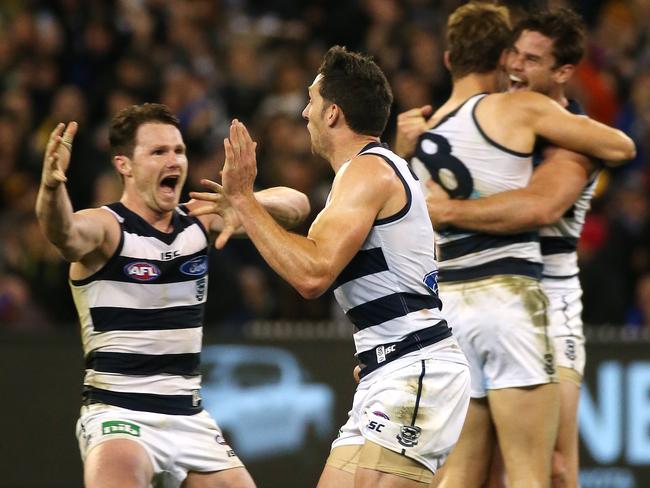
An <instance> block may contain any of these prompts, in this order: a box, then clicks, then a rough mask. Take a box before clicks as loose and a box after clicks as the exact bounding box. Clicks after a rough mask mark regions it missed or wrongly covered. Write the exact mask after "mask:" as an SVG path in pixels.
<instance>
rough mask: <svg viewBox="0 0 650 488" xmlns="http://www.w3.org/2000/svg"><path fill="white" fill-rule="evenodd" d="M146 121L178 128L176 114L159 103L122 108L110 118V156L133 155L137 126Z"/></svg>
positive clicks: (178, 123)
mask: <svg viewBox="0 0 650 488" xmlns="http://www.w3.org/2000/svg"><path fill="white" fill-rule="evenodd" d="M147 123H158V124H169V125H173V126H174V127H176V128H177V129H178V130H180V122H179V121H178V119H177V118H176V116H175V115H174V114H173V113H172V112H171V110H169V107H167V106H166V105H163V104H161V103H143V104H142V105H131V106H130V107H126V108H123V109H122V110H120V111H119V112H118V113H117V114H115V116H114V117H113V120H111V127H110V130H109V134H108V139H109V142H110V146H111V156H112V157H113V156H118V155H124V156H128V157H133V150H134V148H135V136H136V133H137V132H138V127H140V126H141V125H143V124H147Z"/></svg>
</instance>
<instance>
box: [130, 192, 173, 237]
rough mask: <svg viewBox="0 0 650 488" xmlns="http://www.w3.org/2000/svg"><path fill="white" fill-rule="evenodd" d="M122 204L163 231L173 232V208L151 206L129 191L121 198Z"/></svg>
mask: <svg viewBox="0 0 650 488" xmlns="http://www.w3.org/2000/svg"><path fill="white" fill-rule="evenodd" d="M120 202H121V203H122V205H124V206H125V207H126V208H128V209H129V210H131V212H133V213H135V214H137V215H139V216H140V217H141V218H142V219H143V220H144V221H145V222H147V223H148V224H149V225H151V226H152V227H153V228H155V229H157V230H159V231H161V232H171V231H172V230H173V229H172V215H173V213H174V212H173V210H168V211H163V210H156V209H153V208H151V206H150V205H148V204H147V202H145V201H144V200H143V199H141V198H134V197H132V196H130V195H128V194H127V193H124V194H123V195H122V198H121V199H120Z"/></svg>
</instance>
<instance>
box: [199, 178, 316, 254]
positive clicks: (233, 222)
mask: <svg viewBox="0 0 650 488" xmlns="http://www.w3.org/2000/svg"><path fill="white" fill-rule="evenodd" d="M201 184H202V185H204V186H205V187H206V188H208V189H210V190H212V192H190V197H191V198H192V201H190V202H189V203H188V204H187V207H188V208H189V209H190V210H191V215H193V216H196V217H199V218H200V219H201V220H202V222H203V225H205V226H206V228H208V229H210V231H211V232H213V233H215V234H216V235H217V236H218V237H217V240H216V243H215V245H216V247H217V249H222V248H223V247H224V246H225V245H226V243H227V242H228V240H229V239H230V237H232V236H245V235H246V232H245V231H244V228H243V227H242V226H241V222H240V221H239V217H238V216H237V213H236V212H235V210H234V209H233V208H232V207H231V205H230V202H229V201H228V199H227V198H226V197H225V196H224V195H223V187H222V186H221V185H220V184H219V183H217V182H215V181H212V180H206V179H204V180H201ZM254 195H255V198H256V199H257V201H258V202H259V203H260V204H261V205H262V207H264V209H265V210H266V211H267V212H268V213H269V214H270V215H271V217H273V219H275V221H276V222H278V223H279V224H280V225H281V226H282V227H284V228H285V229H291V228H293V227H295V226H297V225H298V224H300V223H302V222H303V221H304V220H305V219H306V218H307V216H308V215H309V212H310V211H311V207H310V205H309V199H308V198H307V195H305V194H304V193H302V192H299V191H298V190H294V189H293V188H288V187H285V186H276V187H273V188H267V189H265V190H261V191H257V192H255V193H254Z"/></svg>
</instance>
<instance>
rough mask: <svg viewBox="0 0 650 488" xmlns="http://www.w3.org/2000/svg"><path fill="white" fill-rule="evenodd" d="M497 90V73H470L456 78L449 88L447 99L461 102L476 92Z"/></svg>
mask: <svg viewBox="0 0 650 488" xmlns="http://www.w3.org/2000/svg"><path fill="white" fill-rule="evenodd" d="M495 91H497V73H496V72H495V71H491V72H489V73H470V74H469V75H466V76H463V77H462V78H459V79H457V80H454V85H453V87H452V90H451V96H450V97H449V101H452V100H453V101H454V102H459V103H460V102H463V101H465V100H467V99H468V98H470V97H472V96H474V95H476V94H478V93H494V92H495Z"/></svg>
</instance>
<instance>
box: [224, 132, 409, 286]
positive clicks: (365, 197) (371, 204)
mask: <svg viewBox="0 0 650 488" xmlns="http://www.w3.org/2000/svg"><path fill="white" fill-rule="evenodd" d="M224 145H225V148H226V164H225V166H224V171H223V187H224V194H225V195H226V196H227V197H228V199H229V200H230V203H231V204H232V206H233V208H235V209H236V211H237V214H238V215H239V217H240V219H241V222H242V225H243V227H244V229H245V230H246V233H247V234H248V236H249V237H250V238H251V239H252V240H253V242H254V243H255V245H256V247H257V249H258V251H259V252H260V253H261V254H262V256H263V257H264V259H265V260H266V261H267V262H268V263H269V265H270V266H271V267H272V268H273V269H274V270H275V271H276V272H277V273H278V274H279V275H280V276H282V277H283V278H284V279H285V280H287V281H288V282H289V283H290V284H291V285H292V286H294V287H295V288H296V289H297V290H298V292H299V293H300V294H301V295H303V296H304V297H305V298H315V297H317V296H319V295H321V294H322V293H323V292H325V291H326V290H327V289H328V288H329V286H330V285H331V284H332V283H333V282H334V280H335V279H336V277H337V276H338V275H339V274H340V272H341V270H343V268H344V267H345V265H346V264H347V263H348V262H349V261H350V260H351V259H352V257H353V256H354V255H355V254H356V252H357V251H358V250H359V248H360V247H361V245H362V243H363V241H364V240H365V238H366V237H367V235H368V232H369V231H370V228H371V227H372V225H373V222H374V221H375V219H376V218H377V217H378V216H381V215H382V211H384V212H387V211H391V210H392V209H391V205H393V204H394V205H395V208H398V207H397V205H398V203H397V202H395V203H393V202H392V201H391V200H393V199H395V197H394V195H395V194H398V195H399V192H395V191H387V188H388V189H391V188H392V187H391V186H390V185H393V184H396V183H393V182H394V181H396V180H397V178H395V175H394V172H393V171H392V169H391V168H389V167H388V165H386V164H385V163H384V162H383V160H381V159H380V158H377V157H373V156H361V157H357V158H355V159H354V160H352V161H351V162H350V164H349V165H348V167H347V168H346V169H345V170H341V171H339V174H337V177H336V178H335V181H334V185H333V189H332V194H331V199H330V202H329V205H328V206H327V207H326V208H325V209H324V210H323V211H322V212H321V213H320V214H319V216H318V217H317V218H316V220H315V221H314V223H313V224H312V227H311V229H310V231H309V235H308V236H307V237H303V236H299V235H296V234H292V233H290V232H288V231H286V230H285V229H283V228H282V227H281V226H280V225H279V224H277V223H276V222H275V221H274V220H273V218H272V217H271V216H270V215H269V213H268V212H266V211H265V210H264V208H263V207H262V205H261V204H260V203H259V202H258V201H257V200H256V199H255V198H254V195H253V191H252V188H253V181H254V179H255V175H256V163H255V145H254V143H253V141H252V140H251V139H250V135H249V134H248V132H247V131H246V129H245V127H244V126H243V124H240V123H238V122H235V123H233V125H232V127H231V134H230V139H229V140H226V141H224ZM379 161H381V162H380V163H379ZM371 172H372V174H373V178H371V179H369V178H368V174H369V173H371ZM403 198H404V197H403ZM351 223H354V225H351Z"/></svg>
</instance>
